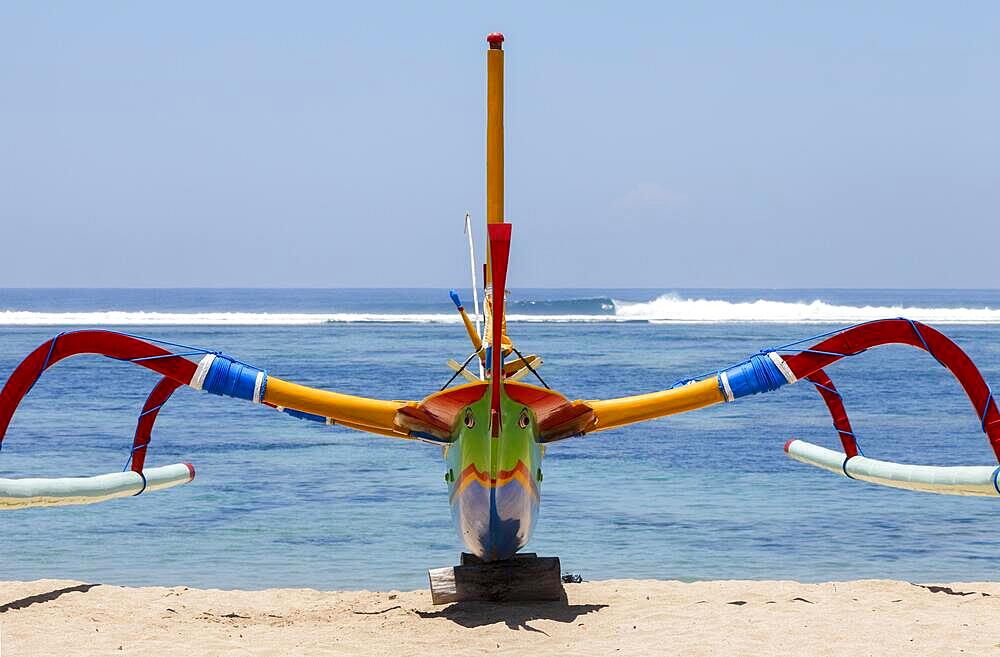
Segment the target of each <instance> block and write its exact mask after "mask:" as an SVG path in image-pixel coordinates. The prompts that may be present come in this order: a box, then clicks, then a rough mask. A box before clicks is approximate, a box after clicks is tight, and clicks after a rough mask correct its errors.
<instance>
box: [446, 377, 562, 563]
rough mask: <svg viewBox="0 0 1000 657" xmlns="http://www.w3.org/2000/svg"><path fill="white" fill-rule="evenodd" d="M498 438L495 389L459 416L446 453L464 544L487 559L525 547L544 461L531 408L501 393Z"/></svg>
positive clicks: (454, 512) (453, 503)
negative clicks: (492, 422)
mask: <svg viewBox="0 0 1000 657" xmlns="http://www.w3.org/2000/svg"><path fill="white" fill-rule="evenodd" d="M500 417H501V426H500V432H499V436H498V437H496V438H493V437H492V436H491V433H492V432H491V430H490V389H489V386H487V387H486V389H485V394H484V395H483V396H482V397H481V398H480V399H479V400H477V401H475V402H473V403H472V404H469V405H468V406H466V407H465V408H464V409H463V411H462V412H461V413H459V415H458V422H457V425H456V427H455V430H454V434H453V441H452V443H451V444H450V445H448V447H447V449H446V452H445V460H446V461H447V463H448V485H449V489H450V490H449V493H450V495H449V499H450V502H451V514H452V517H453V518H454V520H455V527H456V529H457V530H458V534H459V537H460V538H461V539H462V543H463V544H464V545H465V547H466V548H467V549H468V550H469V552H471V553H472V554H474V555H476V556H477V557H479V558H481V559H484V560H486V561H495V560H499V559H508V558H510V557H511V556H513V555H514V553H515V552H517V550H519V549H520V548H522V547H524V545H525V544H526V543H527V542H528V539H529V538H530V537H531V532H532V530H533V529H534V527H535V520H536V518H537V517H538V505H539V488H540V483H541V462H542V456H543V454H544V447H543V446H542V445H540V444H539V443H538V423H537V421H536V418H535V415H534V413H533V412H532V411H531V409H529V408H527V407H525V406H523V405H521V404H518V403H517V402H515V401H513V400H512V399H510V398H509V397H508V396H507V394H506V392H503V393H502V395H501V412H500Z"/></svg>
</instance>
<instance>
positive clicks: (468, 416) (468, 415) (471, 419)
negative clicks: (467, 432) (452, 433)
mask: <svg viewBox="0 0 1000 657" xmlns="http://www.w3.org/2000/svg"><path fill="white" fill-rule="evenodd" d="M465 426H467V427H469V428H470V429H471V428H472V427H474V426H476V416H475V415H473V414H472V411H470V410H468V409H466V411H465Z"/></svg>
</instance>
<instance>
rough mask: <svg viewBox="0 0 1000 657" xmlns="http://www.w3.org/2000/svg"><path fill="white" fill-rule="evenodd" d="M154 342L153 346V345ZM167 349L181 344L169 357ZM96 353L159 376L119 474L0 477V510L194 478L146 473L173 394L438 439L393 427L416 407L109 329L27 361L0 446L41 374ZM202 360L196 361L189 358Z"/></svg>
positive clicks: (8, 389) (161, 470) (9, 398)
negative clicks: (184, 390)
mask: <svg viewBox="0 0 1000 657" xmlns="http://www.w3.org/2000/svg"><path fill="white" fill-rule="evenodd" d="M154 343H158V344H154ZM165 346H172V347H180V348H181V351H180V352H177V353H175V352H172V351H169V350H168V349H166V348H165ZM78 354H97V355H102V356H107V357H109V358H113V359H115V360H121V361H126V362H131V363H134V364H136V365H141V366H143V367H145V368H147V369H149V370H152V371H154V372H157V373H158V374H160V375H162V377H163V378H162V379H161V380H160V381H159V383H157V384H156V386H155V387H154V388H153V390H152V391H151V392H150V394H149V397H148V398H147V399H146V402H145V404H144V405H143V408H142V411H141V412H140V414H139V419H138V422H137V423H136V430H135V435H134V437H133V443H132V450H131V452H130V453H129V456H128V461H127V463H126V466H125V469H124V470H123V471H121V472H113V473H110V474H105V475H98V476H96V477H41V478H16V479H6V478H0V509H4V508H20V507H28V506H59V505H65V504H90V503H94V502H101V501H104V500H109V499H113V498H116V497H127V496H131V495H138V494H141V493H144V492H149V491H153V490H160V489H164V488H170V487H173V486H179V485H182V484H186V483H188V482H190V481H191V480H192V479H194V476H195V470H194V466H192V465H191V464H189V463H178V464H174V465H168V466H161V467H158V468H148V469H147V468H145V467H144V466H145V460H146V455H147V452H148V447H149V444H150V440H151V435H152V433H151V432H152V428H153V424H154V422H155V421H156V417H157V415H158V413H159V411H160V409H161V408H162V407H163V405H164V404H165V403H166V402H167V400H168V399H169V398H170V396H171V395H172V394H173V392H174V391H175V390H176V389H177V388H179V387H181V386H188V387H191V388H194V389H196V390H204V391H206V392H210V393H214V394H217V395H224V396H229V397H236V398H239V399H245V400H247V401H251V402H254V403H259V404H264V405H267V406H270V407H272V408H276V409H278V410H280V411H284V412H286V413H288V414H289V415H292V416H294V417H298V418H302V419H308V420H317V421H322V422H324V423H326V424H343V425H344V426H347V427H350V428H352V429H358V430H361V431H368V432H371V433H378V434H382V435H388V436H393V437H396V438H408V439H419V440H424V441H430V442H438V441H439V438H438V437H436V436H434V435H431V434H427V435H423V434H420V433H419V432H414V431H413V430H411V429H408V428H406V427H404V426H403V425H401V424H400V423H398V422H397V417H399V416H398V413H399V411H400V410H402V409H404V408H407V407H409V406H414V405H415V402H407V401H386V400H380V399H369V398H366V397H357V396H354V395H346V394H341V393H336V392H329V391H325V390H319V389H316V388H310V387H307V386H302V385H298V384H295V383H291V382H288V381H284V380H282V379H279V378H277V377H269V376H268V374H267V373H266V372H264V371H263V370H260V369H258V368H256V367H253V366H251V365H248V364H246V363H242V362H240V361H237V360H235V359H233V358H230V357H228V356H225V355H224V354H221V353H217V352H208V351H206V350H204V349H195V348H192V347H186V346H184V345H177V344H174V343H167V342H162V341H157V340H150V339H142V338H139V337H137V336H133V335H128V334H124V333H119V332H117V331H108V330H82V331H70V332H66V333H60V334H59V335H57V336H56V337H54V338H52V339H51V340H48V341H47V342H45V343H43V344H42V345H40V346H39V347H38V348H37V349H35V350H34V351H33V352H32V353H31V354H29V355H28V357H27V358H25V359H24V360H23V361H22V362H21V364H20V365H18V367H17V368H16V369H15V370H14V372H13V373H12V374H11V376H10V378H9V379H7V382H6V383H5V385H4V387H3V390H2V391H0V446H2V444H3V438H4V436H5V435H6V432H7V428H8V427H9V425H10V422H11V420H12V418H13V416H14V412H15V411H16V410H17V407H18V405H19V404H20V403H21V401H22V400H23V399H24V397H25V396H26V395H27V394H28V392H29V391H30V390H31V388H32V387H33V386H34V385H35V383H36V382H37V381H38V379H39V377H40V376H41V375H42V374H43V373H44V372H45V371H46V370H47V369H48V368H50V367H52V366H53V365H55V364H56V363H58V362H59V361H61V360H63V359H65V358H68V357H70V356H74V355H78ZM190 356H201V358H200V360H199V361H198V362H193V361H191V360H189V359H188V357H190Z"/></svg>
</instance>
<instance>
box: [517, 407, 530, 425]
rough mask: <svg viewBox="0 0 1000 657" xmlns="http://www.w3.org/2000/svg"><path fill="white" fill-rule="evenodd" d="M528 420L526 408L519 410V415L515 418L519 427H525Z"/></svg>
mask: <svg viewBox="0 0 1000 657" xmlns="http://www.w3.org/2000/svg"><path fill="white" fill-rule="evenodd" d="M529 422H530V420H529V418H528V411H527V410H523V411H521V417H519V418H517V426H519V427H521V428H522V429H527V428H528V423H529Z"/></svg>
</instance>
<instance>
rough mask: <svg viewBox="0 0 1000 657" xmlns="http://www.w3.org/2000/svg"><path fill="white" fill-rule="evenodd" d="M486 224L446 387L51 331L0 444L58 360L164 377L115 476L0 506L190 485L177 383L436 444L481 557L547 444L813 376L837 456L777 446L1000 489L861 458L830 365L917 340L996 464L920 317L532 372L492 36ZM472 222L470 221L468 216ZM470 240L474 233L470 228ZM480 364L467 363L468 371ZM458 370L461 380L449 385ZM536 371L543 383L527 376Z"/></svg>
mask: <svg viewBox="0 0 1000 657" xmlns="http://www.w3.org/2000/svg"><path fill="white" fill-rule="evenodd" d="M487 41H488V43H489V49H488V51H487V80H488V83H487V90H488V103H487V130H486V177H487V196H486V230H487V254H486V262H485V266H484V274H485V276H484V279H485V280H484V286H483V289H482V292H483V315H484V322H483V326H482V330H480V328H479V326H478V320H479V312H478V306H479V302H478V290H477V288H478V284H477V283H476V281H475V272H476V269H477V267H476V266H475V258H474V256H473V294H474V296H475V306H476V308H477V310H476V313H475V314H476V322H475V323H474V322H473V319H472V318H470V317H469V314H468V313H467V312H466V311H465V309H464V307H463V304H462V301H461V299H460V298H459V296H458V294H457V293H455V292H452V299H453V300H454V303H455V305H456V306H457V308H458V312H459V314H460V315H461V319H462V321H463V323H464V325H465V328H466V329H467V332H468V335H469V338H470V340H471V342H472V354H471V355H470V356H469V357H468V358H467V359H466V360H465V362H464V363H463V364H459V363H457V362H455V361H451V366H452V368H453V369H454V370H455V374H454V376H452V380H450V381H448V383H446V384H445V386H444V388H443V389H441V390H439V391H437V392H434V393H433V394H431V395H429V396H427V397H426V398H424V399H422V400H420V401H391V400H382V399H370V398H366V397H358V396H354V395H348V394H342V393H338V392H330V391H326V390H320V389H316V388H311V387H308V386H303V385H299V384H296V383H292V382H290V381H286V380H284V379H280V378H278V377H277V376H274V375H272V374H270V373H269V372H267V371H265V370H264V369H261V368H258V367H255V366H253V365H250V364H248V363H245V362H243V361H240V360H238V359H236V358H234V357H232V356H228V355H225V354H224V353H221V352H218V351H212V350H208V349H202V348H194V347H187V346H184V345H179V344H176V343H170V342H164V341H163V340H157V339H151V338H141V337H138V336H135V335H130V334H125V333H121V332H117V331H108V330H79V331H69V332H65V333H60V334H59V335H57V336H55V337H54V338H52V339H51V340H49V341H47V342H45V343H44V344H42V345H41V346H39V347H38V348H37V349H35V350H34V351H33V352H32V353H31V354H30V355H28V356H27V358H25V359H24V361H23V362H22V363H21V364H20V365H19V366H18V367H17V368H16V369H15V370H14V372H13V373H12V374H11V375H10V377H9V378H8V379H7V381H6V383H5V385H4V387H3V391H2V392H0V440H2V438H3V435H4V434H5V433H6V430H7V427H8V425H9V423H10V421H11V417H12V416H13V414H14V412H15V410H16V409H17V406H18V404H19V403H20V402H21V401H22V399H24V397H25V395H27V393H28V392H29V391H30V390H31V388H32V386H33V385H34V384H35V382H36V381H37V380H38V378H39V377H40V376H41V375H42V374H43V373H44V372H45V371H46V370H48V369H49V368H50V367H52V366H53V365H55V364H56V363H58V362H60V361H61V360H63V359H65V358H68V357H70V356H74V355H77V354H101V355H104V356H108V357H110V358H114V359H117V360H120V361H125V362H129V363H133V364H136V365H140V366H142V367H145V368H147V369H149V370H151V371H153V372H155V373H157V374H159V375H160V376H161V377H162V378H160V380H159V382H158V383H156V385H155V386H154V387H153V389H152V392H151V393H150V394H149V397H148V399H147V400H146V402H145V404H144V405H143V407H142V410H141V412H140V414H139V419H138V423H137V426H136V430H135V436H134V440H133V446H132V452H131V455H130V459H129V461H130V463H129V464H128V465H127V466H126V470H125V471H124V472H117V473H112V474H106V475H100V476H96V477H71V478H34V479H2V480H0V507H2V508H7V509H14V508H24V507H35V506H53V505H64V504H87V503H92V502H99V501H102V500H108V499H112V498H117V497H124V496H130V495H138V494H140V493H148V492H150V491H154V490H159V489H163V488H169V487H172V486H177V485H180V484H184V483H187V482H189V481H191V480H192V479H193V478H194V467H193V466H191V465H189V464H183V463H182V464H175V465H167V466H162V467H154V468H146V467H145V462H146V454H147V452H148V448H149V445H150V439H151V431H152V428H153V423H154V422H155V421H156V417H157V414H158V412H159V411H160V409H161V408H162V407H163V405H164V404H165V403H166V402H167V400H168V399H169V398H170V396H171V395H172V394H173V392H174V391H175V390H176V389H177V388H179V387H181V386H188V387H190V388H193V389H194V390H200V391H204V392H208V393H211V394H214V395H221V396H227V397H234V398H236V399H241V400H245V401H247V402H251V403H254V404H260V405H263V406H267V407H270V408H272V409H276V410H278V411H281V412H283V413H286V414H288V415H291V416H294V417H296V418H301V419H306V420H313V421H316V422H322V423H326V424H329V425H342V426H345V427H349V428H351V429H356V430H358V431H366V432H371V433H376V434H381V435H384V436H388V437H392V438H400V439H404V440H414V441H419V442H423V443H428V444H431V445H435V446H438V447H440V448H443V453H444V460H445V464H446V474H445V480H446V481H447V485H448V490H449V501H450V503H451V509H452V514H453V517H454V520H455V525H456V527H457V530H458V534H459V536H460V537H461V540H462V542H463V543H464V544H465V546H466V548H467V549H468V550H469V551H470V552H471V553H472V554H473V555H476V556H477V557H478V558H480V559H482V560H484V561H494V560H503V559H507V558H510V557H511V556H512V555H514V554H515V553H516V552H517V551H518V550H519V549H521V548H522V547H524V545H525V544H526V543H527V542H528V540H529V538H530V536H531V533H532V530H533V529H534V527H535V524H536V522H537V519H538V510H539V501H540V487H541V483H542V468H541V466H542V459H543V456H544V455H545V451H546V449H547V448H548V446H549V445H550V444H551V443H554V442H557V441H561V440H566V439H569V438H572V437H577V436H584V435H588V434H592V433H596V432H599V431H607V430H611V429H618V428H621V427H625V426H628V425H630V424H633V423H636V422H644V421H646V420H651V419H653V418H659V417H663V416H668V415H673V414H676V413H685V412H688V411H693V410H696V409H699V408H704V407H706V406H711V405H713V404H724V403H733V402H735V401H736V400H737V399H740V398H742V397H747V396H750V395H755V394H759V393H766V392H772V391H775V390H777V389H778V388H780V387H782V386H785V385H789V384H794V383H796V382H800V381H806V382H807V383H808V384H810V385H813V386H815V387H816V389H817V390H818V391H819V393H820V394H821V395H822V397H823V399H824V400H825V402H826V404H827V406H828V408H829V410H830V413H831V416H832V418H833V424H834V427H835V429H836V431H837V434H838V435H839V438H840V443H841V447H842V448H843V451H836V450H831V449H827V448H824V447H820V446H817V445H812V444H810V443H807V442H803V441H800V440H792V441H789V442H788V443H786V444H785V451H786V452H787V454H788V456H790V457H791V458H793V459H796V460H798V461H801V462H803V463H807V464H810V465H814V466H818V467H820V468H823V469H826V470H829V471H830V472H833V473H835V474H838V475H841V476H844V477H848V478H851V479H859V480H863V481H868V482H872V483H875V484H881V485H884V486H892V487H896V488H906V489H911V490H918V491H929V492H934V493H945V494H953V495H981V496H991V497H998V496H1000V483H998V475H1000V467H998V466H997V465H996V464H993V465H988V466H969V467H935V466H921V465H906V464H899V463H891V462H886V461H879V460H875V459H872V458H868V457H866V456H863V455H862V453H861V450H860V448H859V446H858V441H857V439H856V437H855V435H854V432H853V429H852V426H851V423H850V421H849V420H848V417H847V413H846V410H845V407H844V403H843V399H842V397H841V394H840V392H839V391H838V390H837V388H836V387H835V386H834V384H833V382H832V381H831V379H830V377H829V376H828V375H827V374H826V372H825V368H827V367H828V366H830V365H832V364H833V363H835V362H836V361H838V360H840V359H842V358H847V357H852V356H857V355H859V354H861V353H863V352H864V351H865V350H867V349H869V348H871V347H875V346H878V345H883V344H890V343H898V344H905V345H910V346H911V347H916V348H917V349H922V350H924V351H926V352H927V353H929V354H930V355H931V356H933V357H934V358H935V359H936V360H937V361H938V363H940V364H941V365H943V366H944V367H946V368H947V369H948V370H949V371H950V372H951V373H952V374H953V375H954V376H955V377H956V378H957V379H958V381H959V383H960V384H961V385H962V387H963V388H964V389H965V392H966V393H967V394H968V396H969V399H970V401H971V402H972V406H973V409H974V411H975V413H976V422H977V423H978V424H979V426H980V428H981V429H982V431H983V432H985V433H986V436H987V438H988V440H989V443H990V446H991V447H992V449H993V451H994V453H995V454H996V455H997V459H998V461H1000V413H998V410H997V405H996V402H995V400H994V398H993V393H992V391H991V389H990V387H989V386H988V385H987V383H986V382H985V381H984V380H983V377H982V376H981V374H980V373H979V371H978V370H977V369H976V366H975V365H974V364H973V362H972V361H971V360H970V359H969V357H968V356H966V355H965V353H964V352H963V351H962V350H961V349H960V348H959V347H958V346H957V345H956V344H955V343H954V342H952V341H951V340H949V339H948V338H947V337H946V336H945V335H943V334H942V333H940V332H938V331H936V330H935V329H933V328H931V327H929V326H927V325H925V324H922V323H920V322H917V321H912V320H908V319H902V318H895V319H885V320H879V321H872V322H866V323H863V324H859V325H856V326H850V327H847V328H843V329H839V330H836V331H831V332H830V333H827V334H824V335H822V336H817V339H819V341H818V342H817V343H815V344H812V345H811V346H807V347H803V346H802V345H803V344H805V343H806V341H805V340H800V341H797V342H793V343H790V344H786V345H783V346H781V347H777V348H773V349H766V350H762V351H760V352H759V353H757V354H753V355H751V356H750V357H749V358H747V359H746V360H744V361H743V362H740V363H737V364H735V365H732V366H729V367H724V368H721V369H719V370H717V371H715V372H712V373H709V374H707V375H704V376H700V377H695V378H687V379H683V380H682V381H680V382H678V383H676V384H674V385H673V386H671V387H669V388H667V389H665V390H661V391H659V392H650V393H647V394H639V395H635V396H629V397H621V398H617V399H604V400H572V399H571V398H570V397H567V396H566V395H564V394H562V393H560V392H557V391H555V390H552V389H550V388H549V387H548V386H547V385H546V384H545V382H544V380H542V379H541V377H540V376H538V368H539V367H540V366H541V360H540V359H539V358H538V357H537V356H533V355H528V356H524V355H522V353H521V351H520V350H519V349H518V347H517V345H516V343H515V342H514V341H513V340H512V339H511V337H510V336H509V334H508V330H507V329H508V326H507V323H506V321H505V301H506V299H505V297H506V294H505V291H506V285H507V266H508V256H509V253H510V244H511V225H510V224H509V223H506V222H505V221H504V178H503V164H504V143H503V66H504V51H503V36H502V35H500V34H490V35H489V36H488V37H487ZM467 222H468V220H467ZM470 245H471V237H470ZM473 362H475V367H474V370H472V369H469V368H470V365H471V364H473ZM458 376H462V377H464V379H466V381H465V382H464V383H463V384H461V385H454V386H453V385H451V384H452V383H453V381H454V380H455V379H456V378H457V377H458ZM527 376H532V377H534V378H535V379H536V380H537V381H538V383H539V385H534V384H531V383H527V382H525V381H523V380H522V379H524V378H525V377H527Z"/></svg>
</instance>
